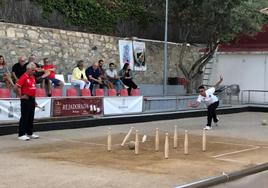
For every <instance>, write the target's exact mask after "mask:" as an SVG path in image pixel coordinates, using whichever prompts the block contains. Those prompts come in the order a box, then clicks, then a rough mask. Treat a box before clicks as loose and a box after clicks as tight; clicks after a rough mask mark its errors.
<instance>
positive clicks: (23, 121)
mask: <svg viewBox="0 0 268 188" xmlns="http://www.w3.org/2000/svg"><path fill="white" fill-rule="evenodd" d="M20 108H21V117H20V122H19V136H23V135H25V134H27V135H32V134H33V120H34V110H35V98H34V97H29V98H28V99H21V100H20Z"/></svg>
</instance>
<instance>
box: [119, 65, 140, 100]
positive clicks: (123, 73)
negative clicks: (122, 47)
mask: <svg viewBox="0 0 268 188" xmlns="http://www.w3.org/2000/svg"><path fill="white" fill-rule="evenodd" d="M119 76H120V78H121V80H122V81H123V83H124V84H125V85H126V86H128V89H127V90H128V95H131V90H132V89H137V88H138V86H137V85H136V84H135V83H134V82H133V80H132V79H133V74H132V71H131V69H130V67H129V64H128V63H125V64H124V66H123V68H122V69H121V70H120V71H119Z"/></svg>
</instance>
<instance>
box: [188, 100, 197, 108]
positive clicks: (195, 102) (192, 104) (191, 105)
mask: <svg viewBox="0 0 268 188" xmlns="http://www.w3.org/2000/svg"><path fill="white" fill-rule="evenodd" d="M199 105H200V102H198V101H194V102H192V101H189V102H188V106H189V107H192V108H197V107H198V106H199Z"/></svg>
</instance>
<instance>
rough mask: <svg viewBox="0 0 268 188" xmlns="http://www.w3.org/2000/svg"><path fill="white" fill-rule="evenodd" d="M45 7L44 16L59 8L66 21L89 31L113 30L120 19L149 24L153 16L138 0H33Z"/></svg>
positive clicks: (47, 16)
mask: <svg viewBox="0 0 268 188" xmlns="http://www.w3.org/2000/svg"><path fill="white" fill-rule="evenodd" d="M32 1H35V2H37V3H38V4H40V5H41V6H42V8H43V16H44V17H45V18H49V16H50V13H51V12H52V11H54V10H57V11H58V12H60V13H61V14H62V15H64V17H65V19H66V22H67V23H70V24H73V25H77V26H84V27H86V28H87V29H88V30H89V31H92V32H101V33H108V32H113V31H114V28H115V26H116V23H117V22H118V20H132V21H136V22H137V23H138V24H140V25H147V24H148V23H149V22H150V19H151V18H152V16H150V14H149V13H148V12H147V11H146V10H145V8H144V7H143V6H141V5H140V4H139V3H138V1H137V0H133V1H131V0H32Z"/></svg>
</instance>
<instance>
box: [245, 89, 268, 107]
mask: <svg viewBox="0 0 268 188" xmlns="http://www.w3.org/2000/svg"><path fill="white" fill-rule="evenodd" d="M241 103H242V104H268V90H243V91H242V92H241Z"/></svg>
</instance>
